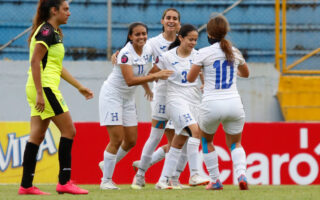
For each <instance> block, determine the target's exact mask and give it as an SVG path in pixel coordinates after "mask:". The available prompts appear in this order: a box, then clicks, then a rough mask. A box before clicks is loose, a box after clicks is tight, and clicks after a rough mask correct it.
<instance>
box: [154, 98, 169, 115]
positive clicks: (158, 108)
mask: <svg viewBox="0 0 320 200" xmlns="http://www.w3.org/2000/svg"><path fill="white" fill-rule="evenodd" d="M151 108H152V119H155V120H158V121H167V120H168V115H167V106H166V97H165V96H156V97H155V98H154V100H153V101H151Z"/></svg>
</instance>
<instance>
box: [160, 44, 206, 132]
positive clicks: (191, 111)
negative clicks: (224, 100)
mask: <svg viewBox="0 0 320 200" xmlns="http://www.w3.org/2000/svg"><path fill="white" fill-rule="evenodd" d="M176 52H177V48H173V49H171V50H170V51H168V52H166V53H164V54H162V55H161V56H160V57H159V62H158V63H157V66H158V67H159V68H160V69H169V70H173V71H174V73H173V75H171V76H170V77H169V78H168V82H167V100H166V103H167V107H168V110H167V111H168V114H169V117H170V119H171V120H172V121H173V125H174V127H175V132H176V134H181V132H182V130H183V129H184V128H185V127H187V126H189V125H191V124H195V123H197V115H196V113H197V106H199V104H200V102H201V92H200V89H199V83H198V82H197V81H198V80H197V81H195V82H193V83H190V82H188V81H187V74H188V72H189V70H190V68H191V65H192V60H193V57H194V55H195V54H196V53H197V51H196V50H193V51H192V52H191V54H190V56H188V57H186V58H181V57H179V56H178V55H177V53H176Z"/></svg>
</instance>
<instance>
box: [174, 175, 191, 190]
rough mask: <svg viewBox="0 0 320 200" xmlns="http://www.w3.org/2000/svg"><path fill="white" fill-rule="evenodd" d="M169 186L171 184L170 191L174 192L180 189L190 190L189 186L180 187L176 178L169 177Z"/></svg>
mask: <svg viewBox="0 0 320 200" xmlns="http://www.w3.org/2000/svg"><path fill="white" fill-rule="evenodd" d="M171 184H172V189H174V190H181V189H187V188H190V186H188V185H182V184H181V183H180V181H179V177H178V176H173V177H171Z"/></svg>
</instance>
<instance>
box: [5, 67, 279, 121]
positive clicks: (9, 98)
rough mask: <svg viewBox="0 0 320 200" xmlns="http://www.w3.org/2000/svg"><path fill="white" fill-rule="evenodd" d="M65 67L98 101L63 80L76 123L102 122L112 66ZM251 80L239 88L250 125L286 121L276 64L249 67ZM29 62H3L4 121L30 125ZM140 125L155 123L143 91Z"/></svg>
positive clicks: (139, 100) (140, 92) (139, 99)
mask: <svg viewBox="0 0 320 200" xmlns="http://www.w3.org/2000/svg"><path fill="white" fill-rule="evenodd" d="M64 66H65V67H66V68H67V69H68V70H69V71H70V72H71V74H72V75H73V76H74V77H75V78H76V79H78V80H79V81H80V82H81V83H82V84H84V85H86V86H87V87H89V88H90V89H92V90H93V92H94V94H95V97H94V98H93V99H91V100H89V101H86V100H85V99H84V97H82V96H81V95H80V93H79V92H78V91H77V90H76V89H75V88H73V87H72V86H71V85H69V84H67V83H66V82H65V81H64V80H61V85H60V89H61V91H62V94H63V96H64V98H65V101H66V102H67V105H68V106H69V109H70V112H71V115H72V118H73V120H74V121H99V114H98V99H99V91H100V87H101V85H102V83H103V81H104V80H106V78H107V76H108V74H109V73H110V72H111V70H112V65H111V63H110V62H104V61H94V62H90V61H81V62H70V61H67V62H64ZM249 67H250V72H251V76H250V78H249V79H241V78H238V88H239V91H240V94H241V97H242V100H243V104H244V106H245V111H246V116H247V121H250V122H258V121H259V122H265V121H283V117H282V115H281V111H280V108H279V104H278V102H277V99H276V97H275V94H276V91H277V87H278V80H279V74H278V72H277V71H276V70H275V69H274V67H273V64H259V63H249ZM27 71H28V62H27V61H0V95H2V97H1V103H0V121H28V120H29V119H30V117H29V116H30V108H29V106H28V103H27V100H26V95H25V83H26V80H27ZM136 99H137V100H136V102H137V109H138V116H139V121H150V120H151V117H150V116H151V109H150V104H149V103H148V102H147V100H145V98H144V91H143V89H142V87H139V88H138V90H137V93H136Z"/></svg>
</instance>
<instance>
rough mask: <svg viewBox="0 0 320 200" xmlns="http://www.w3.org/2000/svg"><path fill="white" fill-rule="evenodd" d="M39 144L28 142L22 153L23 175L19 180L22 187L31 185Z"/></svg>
mask: <svg viewBox="0 0 320 200" xmlns="http://www.w3.org/2000/svg"><path fill="white" fill-rule="evenodd" d="M38 150H39V146H38V145H36V144H33V143H31V142H28V143H27V145H26V149H25V150H24V155H23V163H22V166H23V175H22V180H21V186H22V187H24V188H29V187H31V186H32V181H33V177H34V171H35V169H36V164H37V154H38Z"/></svg>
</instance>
